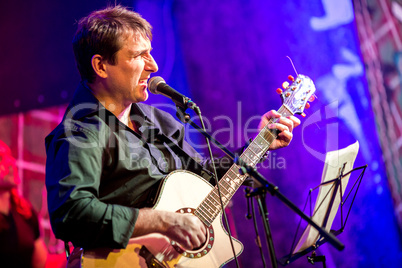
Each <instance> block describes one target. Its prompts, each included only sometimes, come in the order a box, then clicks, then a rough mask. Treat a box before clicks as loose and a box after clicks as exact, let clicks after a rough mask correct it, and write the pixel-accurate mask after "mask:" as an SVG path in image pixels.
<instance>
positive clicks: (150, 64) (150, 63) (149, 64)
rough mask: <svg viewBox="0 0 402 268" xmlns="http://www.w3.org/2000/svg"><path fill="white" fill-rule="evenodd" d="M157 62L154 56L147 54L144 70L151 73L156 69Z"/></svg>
mask: <svg viewBox="0 0 402 268" xmlns="http://www.w3.org/2000/svg"><path fill="white" fill-rule="evenodd" d="M158 69H159V68H158V64H157V63H156V61H155V59H154V57H152V55H151V54H150V55H149V59H148V60H147V61H146V64H145V70H146V71H148V72H151V73H156V72H157V71H158Z"/></svg>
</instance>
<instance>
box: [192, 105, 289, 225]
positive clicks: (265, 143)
mask: <svg viewBox="0 0 402 268" xmlns="http://www.w3.org/2000/svg"><path fill="white" fill-rule="evenodd" d="M278 112H279V113H280V114H281V115H282V116H285V117H286V116H289V115H292V113H291V111H290V110H289V109H288V108H287V107H286V105H282V106H281V108H280V109H279V110H278ZM275 122H276V120H270V122H269V123H268V124H267V125H266V126H265V127H264V128H262V129H261V131H260V132H259V133H258V135H257V136H256V137H255V138H254V140H253V141H252V142H251V143H250V144H249V145H248V146H247V148H246V149H245V150H244V151H243V153H242V154H241V156H240V157H241V159H242V160H243V162H245V163H247V165H249V166H252V167H254V166H255V165H257V163H258V162H259V161H260V160H261V158H262V157H263V156H264V154H265V153H266V152H267V151H268V148H269V146H270V145H271V143H272V142H273V141H274V140H275V139H276V137H277V132H276V130H275V129H269V128H268V125H269V124H271V123H275ZM239 168H240V167H239V166H238V165H236V164H233V165H232V166H231V167H230V168H229V170H228V171H227V172H226V173H225V175H224V176H223V177H222V178H221V179H220V181H219V189H220V192H221V196H222V203H223V206H224V207H226V206H227V204H228V203H229V201H230V200H231V199H232V197H233V195H234V194H235V193H236V191H237V190H238V189H239V188H240V186H241V185H242V184H243V182H244V181H245V180H246V178H247V175H241V174H240V173H239ZM221 211H222V206H221V203H220V201H219V192H218V187H217V186H215V187H214V188H213V189H212V190H211V192H210V193H209V194H208V195H207V197H206V198H205V199H204V200H203V201H202V202H201V204H200V205H199V206H198V208H197V209H196V210H195V212H194V214H195V215H196V216H197V217H198V218H200V220H201V221H203V222H204V224H206V225H207V226H209V225H211V224H212V222H213V221H214V220H215V218H216V217H217V216H218V215H219V213H220V212H221Z"/></svg>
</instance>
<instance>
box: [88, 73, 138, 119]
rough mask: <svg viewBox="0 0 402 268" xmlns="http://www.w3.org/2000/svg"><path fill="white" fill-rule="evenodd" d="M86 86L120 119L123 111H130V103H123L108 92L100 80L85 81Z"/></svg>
mask: <svg viewBox="0 0 402 268" xmlns="http://www.w3.org/2000/svg"><path fill="white" fill-rule="evenodd" d="M86 86H87V87H88V88H89V90H91V92H92V94H93V95H94V96H95V98H97V99H98V101H99V102H100V103H101V104H102V105H103V106H104V107H105V108H106V109H107V110H109V111H110V112H111V113H113V114H114V115H115V116H116V117H117V118H119V119H120V117H121V115H122V114H124V113H125V111H127V110H128V111H130V107H131V103H125V102H124V101H122V100H120V99H119V98H118V97H117V96H114V95H112V94H110V92H109V91H107V90H105V87H103V85H102V84H101V83H100V82H97V81H95V82H94V83H91V84H89V83H87V84H86ZM128 114H130V112H128ZM124 123H125V122H124Z"/></svg>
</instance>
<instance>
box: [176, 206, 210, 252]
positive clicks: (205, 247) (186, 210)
mask: <svg viewBox="0 0 402 268" xmlns="http://www.w3.org/2000/svg"><path fill="white" fill-rule="evenodd" d="M194 211H195V209H193V208H181V209H179V210H177V211H176V212H177V213H182V214H193V215H194ZM206 227H207V241H205V244H204V245H202V246H201V247H199V248H197V249H193V250H183V249H182V248H181V247H180V245H179V244H177V243H176V242H175V241H171V242H170V243H171V245H172V246H173V248H174V249H175V250H176V251H177V252H178V253H180V254H181V255H182V256H183V257H186V258H190V259H196V258H202V257H204V256H205V255H207V254H208V252H209V251H211V249H212V247H213V245H214V242H215V233H214V229H213V227H212V225H211V226H209V227H208V226H206Z"/></svg>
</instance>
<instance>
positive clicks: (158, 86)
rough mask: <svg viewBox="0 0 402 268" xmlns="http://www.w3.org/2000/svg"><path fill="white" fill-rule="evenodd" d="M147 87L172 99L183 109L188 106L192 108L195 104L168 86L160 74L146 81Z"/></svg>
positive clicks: (152, 91) (154, 92)
mask: <svg viewBox="0 0 402 268" xmlns="http://www.w3.org/2000/svg"><path fill="white" fill-rule="evenodd" d="M148 89H149V91H150V92H151V93H153V94H161V95H163V96H165V97H168V98H170V99H172V101H173V102H174V103H175V104H176V105H177V106H179V107H181V108H184V109H185V108H187V107H188V108H191V109H194V107H195V106H196V104H195V103H194V102H193V101H192V100H191V99H190V98H188V97H186V96H184V95H183V94H181V93H180V92H178V91H176V90H175V89H173V88H172V87H170V86H169V85H168V84H166V82H165V80H164V79H163V78H162V77H160V76H155V77H152V78H151V79H150V80H149V81H148Z"/></svg>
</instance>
